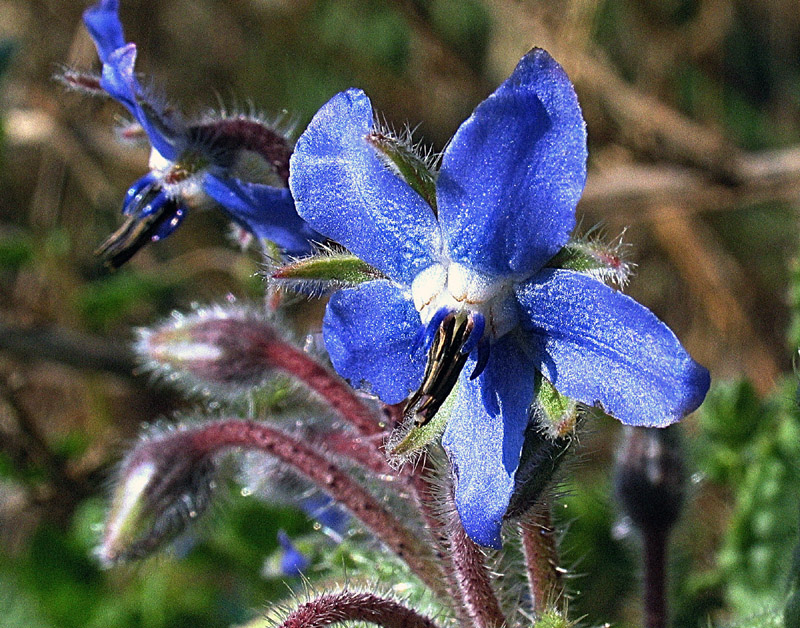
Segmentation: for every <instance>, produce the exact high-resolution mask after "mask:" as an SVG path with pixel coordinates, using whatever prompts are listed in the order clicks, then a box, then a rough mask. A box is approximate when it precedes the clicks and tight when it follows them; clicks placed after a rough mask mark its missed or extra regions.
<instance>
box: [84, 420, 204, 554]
mask: <svg viewBox="0 0 800 628" xmlns="http://www.w3.org/2000/svg"><path fill="white" fill-rule="evenodd" d="M207 453H208V450H207V449H205V448H203V447H197V446H195V445H194V443H193V437H192V435H191V433H190V432H186V431H172V432H166V433H163V434H159V435H158V436H155V437H150V438H148V439H146V440H142V441H141V442H140V443H139V444H137V446H136V447H134V449H133V451H131V452H130V453H129V454H128V456H127V458H126V459H125V460H124V461H123V463H122V466H121V468H120V473H119V479H118V483H117V487H116V489H115V491H114V497H113V501H112V505H111V510H110V512H109V514H108V518H107V519H106V524H105V530H104V533H103V540H102V543H101V545H100V547H98V548H97V551H96V554H97V557H98V558H99V559H100V561H101V562H102V563H103V565H105V566H111V565H113V564H115V563H118V562H124V561H128V560H134V559H138V558H144V557H146V556H148V555H150V554H152V553H153V552H154V551H156V550H157V549H159V548H161V547H162V546H163V545H164V544H165V543H167V542H169V541H170V540H172V539H174V538H175V537H176V536H178V535H179V534H180V533H181V532H183V531H184V529H185V528H186V527H187V525H188V524H189V523H190V522H191V521H193V520H195V519H196V518H198V517H199V516H200V514H201V513H202V512H203V511H204V510H205V509H206V508H207V506H208V504H209V502H210V499H211V493H212V491H213V488H214V475H215V468H214V463H213V461H212V460H211V458H210V457H209V456H208V455H207Z"/></svg>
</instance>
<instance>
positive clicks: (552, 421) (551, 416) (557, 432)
mask: <svg viewBox="0 0 800 628" xmlns="http://www.w3.org/2000/svg"><path fill="white" fill-rule="evenodd" d="M534 395H535V396H534V404H533V407H534V413H535V416H536V419H537V421H538V428H539V429H540V430H543V431H544V432H545V433H546V434H547V435H548V436H550V438H553V439H556V438H560V437H563V436H568V435H569V434H571V433H572V432H573V431H574V429H575V425H576V424H577V421H578V414H579V412H580V409H579V408H578V404H577V402H576V401H574V400H573V399H570V398H569V397H566V396H564V395H562V394H561V393H560V392H558V391H557V390H556V389H555V386H553V384H551V383H550V381H549V380H548V379H547V378H546V377H545V376H544V375H542V374H541V373H537V374H536V382H535V384H534Z"/></svg>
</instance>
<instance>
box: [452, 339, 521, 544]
mask: <svg viewBox="0 0 800 628" xmlns="http://www.w3.org/2000/svg"><path fill="white" fill-rule="evenodd" d="M474 369H475V359H474V358H470V360H469V362H468V363H467V364H466V366H465V367H464V370H463V371H462V373H461V378H460V380H459V388H458V392H457V398H456V403H455V406H454V408H453V413H452V416H451V418H450V422H449V423H448V425H447V429H446V430H445V433H444V436H443V437H442V445H443V446H444V448H445V451H447V455H448V456H449V458H450V462H451V463H452V465H453V470H454V474H455V478H456V487H455V502H456V508H457V509H458V514H459V516H460V517H461V524H462V525H463V526H464V530H465V531H466V532H467V534H468V535H469V537H470V538H471V539H472V540H473V541H475V542H476V543H477V544H478V545H483V546H486V547H494V548H499V547H500V546H501V540H500V526H501V524H502V522H503V515H504V514H505V512H506V508H507V507H508V501H509V499H511V494H512V493H513V492H514V475H515V474H516V471H517V467H518V466H519V459H520V455H521V453H522V443H523V441H524V439H525V428H526V427H527V425H528V408H529V407H530V405H531V402H532V401H533V387H534V376H535V367H534V363H533V361H532V359H531V358H530V357H529V356H528V355H527V354H526V353H525V352H524V351H523V350H522V348H521V347H520V346H519V344H518V340H517V338H516V336H515V335H514V334H507V335H506V336H504V337H503V338H501V339H500V340H499V341H498V342H497V343H495V344H494V345H492V354H491V357H490V358H489V363H488V364H487V366H486V370H485V371H484V372H483V373H482V374H481V376H480V377H479V378H478V379H475V380H472V379H470V377H469V374H470V373H472V372H473V370H474Z"/></svg>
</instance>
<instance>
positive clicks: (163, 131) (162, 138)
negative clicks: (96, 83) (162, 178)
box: [100, 44, 177, 160]
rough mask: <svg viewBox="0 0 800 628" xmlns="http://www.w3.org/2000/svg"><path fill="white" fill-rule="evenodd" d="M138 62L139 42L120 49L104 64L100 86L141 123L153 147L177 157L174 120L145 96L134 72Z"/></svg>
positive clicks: (164, 155)
mask: <svg viewBox="0 0 800 628" xmlns="http://www.w3.org/2000/svg"><path fill="white" fill-rule="evenodd" d="M135 65H136V44H126V45H125V46H123V47H122V48H118V49H117V50H115V51H114V52H112V53H111V54H110V55H109V57H108V59H107V60H106V61H105V62H104V63H103V74H102V76H101V78H100V85H101V86H102V87H103V89H104V90H106V92H108V94H109V96H111V97H112V98H114V99H115V100H117V101H118V102H120V103H121V104H123V105H125V107H126V108H127V109H128V111H130V112H131V115H133V117H135V118H136V121H137V122H138V123H139V124H141V125H142V128H143V129H144V130H145V132H146V133H147V137H148V138H149V139H150V143H151V144H152V145H153V148H155V149H156V150H157V151H158V152H159V153H161V155H162V156H163V157H164V158H165V159H169V160H173V159H175V157H176V156H177V150H176V148H175V140H174V139H173V137H174V136H176V135H177V131H176V130H174V129H172V128H171V127H172V124H173V123H172V121H171V120H167V118H166V116H164V115H162V114H161V113H160V112H159V109H160V107H159V106H158V105H156V104H155V103H152V102H150V100H148V99H147V98H146V97H145V95H144V92H143V91H142V88H141V86H140V85H139V81H137V80H136V76H135V74H134V66H135ZM143 105H145V106H143Z"/></svg>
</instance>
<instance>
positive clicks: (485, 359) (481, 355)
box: [469, 338, 491, 380]
mask: <svg viewBox="0 0 800 628" xmlns="http://www.w3.org/2000/svg"><path fill="white" fill-rule="evenodd" d="M490 353H491V344H490V343H489V339H488V338H481V340H480V342H478V360H477V361H476V363H475V368H474V369H473V371H472V375H470V376H469V378H470V379H471V380H472V379H475V378H476V377H478V376H479V375H480V374H481V373H483V369H485V368H486V365H487V364H488V363H489V354H490Z"/></svg>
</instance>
